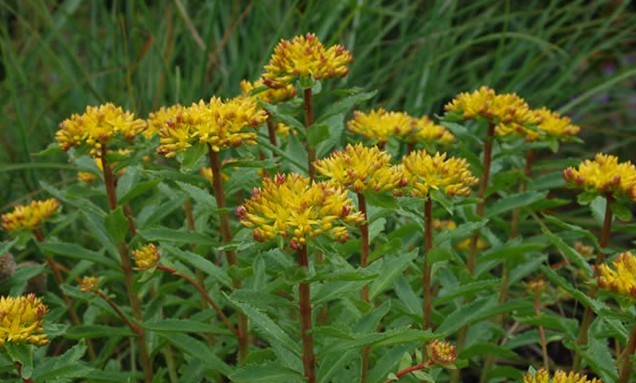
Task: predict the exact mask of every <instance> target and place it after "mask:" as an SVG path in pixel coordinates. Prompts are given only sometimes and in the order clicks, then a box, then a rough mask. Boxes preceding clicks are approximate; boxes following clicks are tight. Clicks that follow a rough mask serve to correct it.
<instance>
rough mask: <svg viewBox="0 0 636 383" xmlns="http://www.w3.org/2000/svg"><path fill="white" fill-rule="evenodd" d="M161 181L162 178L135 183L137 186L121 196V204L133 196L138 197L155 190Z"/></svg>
mask: <svg viewBox="0 0 636 383" xmlns="http://www.w3.org/2000/svg"><path fill="white" fill-rule="evenodd" d="M159 183H161V180H151V181H144V182H139V183H137V184H135V186H134V187H133V188H132V189H130V190H129V191H128V192H127V193H126V194H124V195H123V196H122V197H121V198H119V201H118V202H119V204H125V203H126V202H128V201H130V200H132V199H133V198H135V197H138V196H140V195H142V194H143V193H145V192H147V191H149V190H153V189H155V188H157V185H159ZM117 195H121V194H117Z"/></svg>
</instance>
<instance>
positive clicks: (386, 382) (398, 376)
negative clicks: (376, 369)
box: [384, 360, 433, 383]
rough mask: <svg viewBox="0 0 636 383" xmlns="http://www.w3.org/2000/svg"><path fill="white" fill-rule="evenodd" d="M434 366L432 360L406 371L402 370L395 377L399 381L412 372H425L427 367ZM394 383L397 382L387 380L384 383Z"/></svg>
mask: <svg viewBox="0 0 636 383" xmlns="http://www.w3.org/2000/svg"><path fill="white" fill-rule="evenodd" d="M432 365H433V362H432V361H430V360H427V361H426V362H423V363H420V364H418V365H416V366H411V367H408V368H405V369H404V370H400V371H398V372H397V373H396V374H395V376H396V377H397V378H398V379H399V378H401V377H403V376H404V375H406V374H410V373H411V372H415V371H419V370H423V369H425V368H427V367H430V366H432ZM394 381H395V380H391V379H387V380H385V381H384V383H391V382H394Z"/></svg>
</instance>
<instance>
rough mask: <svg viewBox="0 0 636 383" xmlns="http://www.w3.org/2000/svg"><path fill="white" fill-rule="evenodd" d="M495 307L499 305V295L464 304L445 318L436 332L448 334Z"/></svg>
mask: <svg viewBox="0 0 636 383" xmlns="http://www.w3.org/2000/svg"><path fill="white" fill-rule="evenodd" d="M494 307H497V297H496V296H495V295H491V296H489V297H486V298H480V299H477V300H475V301H474V302H472V303H469V304H467V305H462V306H460V307H459V308H458V309H456V310H455V311H454V312H453V313H451V314H450V315H447V316H446V317H445V318H444V321H443V322H442V324H441V325H440V326H439V327H438V328H437V331H436V333H437V334H439V335H442V334H443V336H448V335H450V334H452V333H454V332H455V331H457V330H459V329H460V328H461V327H462V326H464V325H465V324H469V323H472V322H473V321H475V320H476V319H478V318H480V317H481V316H482V315H483V314H484V313H486V312H489V311H490V310H491V309H492V308H494Z"/></svg>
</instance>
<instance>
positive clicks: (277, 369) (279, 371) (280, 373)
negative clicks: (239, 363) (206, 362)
mask: <svg viewBox="0 0 636 383" xmlns="http://www.w3.org/2000/svg"><path fill="white" fill-rule="evenodd" d="M230 380H231V381H232V382H237V383H252V382H254V383H280V382H289V383H295V382H298V383H302V382H304V381H305V377H304V376H303V374H301V373H300V372H298V371H295V370H292V369H290V368H285V367H281V366H279V365H277V364H274V363H268V364H261V365H252V366H246V367H243V368H241V369H239V370H238V371H236V372H235V373H233V374H232V375H230Z"/></svg>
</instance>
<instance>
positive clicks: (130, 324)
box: [95, 290, 144, 336]
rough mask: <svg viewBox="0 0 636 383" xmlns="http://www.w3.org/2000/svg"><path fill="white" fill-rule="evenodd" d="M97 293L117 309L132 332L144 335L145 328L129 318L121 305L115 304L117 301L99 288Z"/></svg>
mask: <svg viewBox="0 0 636 383" xmlns="http://www.w3.org/2000/svg"><path fill="white" fill-rule="evenodd" d="M95 294H97V295H98V296H99V297H100V298H102V299H103V300H104V302H106V303H108V305H109V306H110V307H111V308H112V309H113V310H114V311H115V313H116V314H117V316H118V317H119V318H121V320H122V321H123V322H124V324H126V326H128V328H130V329H131V330H132V332H134V333H135V334H137V336H141V335H143V333H144V329H143V328H142V327H141V326H139V325H138V324H136V323H133V322H131V320H130V319H128V317H127V316H126V314H124V313H123V312H122V311H121V310H120V309H119V306H117V305H116V304H115V302H113V301H112V300H111V299H110V298H109V297H108V296H107V295H106V294H104V293H102V292H101V291H99V290H95Z"/></svg>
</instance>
